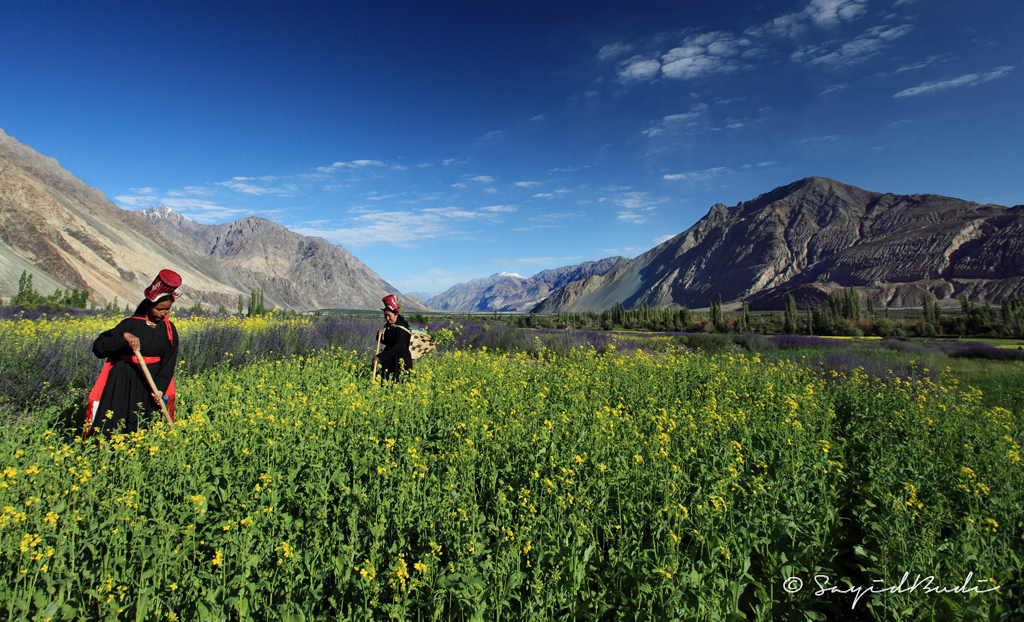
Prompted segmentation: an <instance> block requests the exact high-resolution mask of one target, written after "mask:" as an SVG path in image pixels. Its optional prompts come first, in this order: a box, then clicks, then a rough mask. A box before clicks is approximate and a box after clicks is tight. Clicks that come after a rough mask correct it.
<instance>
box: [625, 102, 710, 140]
mask: <svg viewBox="0 0 1024 622" xmlns="http://www.w3.org/2000/svg"><path fill="white" fill-rule="evenodd" d="M707 109H708V105H707V104H703V103H701V104H694V105H693V106H691V107H690V112H683V113H679V114H670V115H668V116H665V117H662V118H661V120H660V121H657V122H655V123H654V124H652V126H651V128H650V129H647V130H644V131H643V132H641V133H642V134H644V135H646V136H648V137H653V136H658V135H660V134H664V133H665V132H666V131H676V130H679V129H680V128H692V127H695V126H697V125H699V124H700V123H701V120H702V116H703V114H704V112H705V111H706V110H707Z"/></svg>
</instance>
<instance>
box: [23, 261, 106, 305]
mask: <svg viewBox="0 0 1024 622" xmlns="http://www.w3.org/2000/svg"><path fill="white" fill-rule="evenodd" d="M88 303H89V290H87V289H85V290H82V291H78V288H77V287H76V288H75V289H74V290H68V289H65V290H64V292H63V293H62V292H61V291H60V289H57V290H56V291H54V292H53V294H51V295H49V296H44V295H42V294H40V293H39V292H37V291H36V290H35V287H33V285H32V275H31V274H29V273H28V270H24V271H22V273H21V278H20V279H18V293H17V294H16V295H15V296H14V297H13V298H11V302H10V304H11V305H12V306H16V307H17V306H22V307H28V306H39V305H48V306H62V307H72V308H74V309H85V308H86V306H87V305H88Z"/></svg>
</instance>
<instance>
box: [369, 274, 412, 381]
mask: <svg viewBox="0 0 1024 622" xmlns="http://www.w3.org/2000/svg"><path fill="white" fill-rule="evenodd" d="M382 301H383V302H384V308H383V309H381V311H383V312H384V320H385V321H386V322H387V324H385V326H384V329H383V330H378V331H377V347H378V348H379V347H380V344H381V343H383V344H384V351H383V352H380V353H379V354H377V355H376V356H374V357H373V366H374V369H376V368H377V363H378V362H379V363H380V367H381V378H383V379H384V380H396V381H397V380H399V379H401V375H402V369H403V368H404V369H405V370H406V371H408V370H410V369H412V355H411V354H410V353H409V337H410V335H409V332H408V331H409V322H407V321H406V320H405V318H404V317H402V315H401V314H400V313H399V307H398V300H397V299H396V298H395V296H394V295H393V294H391V295H388V296H385V297H384V298H383V299H382ZM399 327H403V328H405V330H402V328H399ZM376 379H377V376H376V373H374V381H376Z"/></svg>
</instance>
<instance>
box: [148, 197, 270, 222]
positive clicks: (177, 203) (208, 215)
mask: <svg viewBox="0 0 1024 622" xmlns="http://www.w3.org/2000/svg"><path fill="white" fill-rule="evenodd" d="M161 203H162V204H163V205H166V206H167V207H169V208H171V209H173V210H174V211H176V212H180V213H182V214H185V215H186V216H188V217H189V218H191V219H192V220H194V221H196V222H200V223H204V224H213V223H221V222H229V221H232V220H237V219H238V218H241V217H243V216H249V215H251V214H252V213H253V211H252V210H248V209H240V208H236V207H226V206H224V205H218V204H217V203H214V202H212V201H206V200H203V199H179V198H165V199H164V200H163V201H161Z"/></svg>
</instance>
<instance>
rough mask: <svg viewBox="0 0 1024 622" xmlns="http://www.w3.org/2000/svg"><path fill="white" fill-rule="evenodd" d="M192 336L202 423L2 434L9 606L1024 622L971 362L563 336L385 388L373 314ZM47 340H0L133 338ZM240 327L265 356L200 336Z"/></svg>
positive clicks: (993, 423) (1000, 464)
mask: <svg viewBox="0 0 1024 622" xmlns="http://www.w3.org/2000/svg"><path fill="white" fill-rule="evenodd" d="M258 321H262V322H267V323H272V322H274V321H275V320H274V319H272V318H271V319H264V320H258ZM288 321H289V322H291V321H294V322H298V323H301V322H303V321H306V320H302V319H299V320H288ZM177 322H178V324H177V325H178V328H179V331H180V334H181V335H182V349H183V351H184V350H186V349H187V348H193V349H194V352H193V354H192V355H189V356H191V358H189V359H188V360H189V361H191V362H189V363H188V364H187V365H186V367H188V365H191V367H190V369H191V372H190V373H187V374H186V373H179V375H178V379H177V382H178V385H179V401H178V423H177V430H176V432H173V433H172V432H171V431H170V430H169V429H168V428H167V426H166V425H165V424H164V423H162V422H157V423H156V424H154V427H152V428H151V429H148V430H144V431H142V432H139V433H136V434H134V435H130V436H122V435H114V436H113V437H111V439H110V440H109V441H107V440H103V439H102V437H100V438H96V437H91V438H90V439H88V440H83V439H82V438H81V435H80V433H79V431H78V430H76V429H66V428H65V427H64V426H63V425H62V424H60V421H62V419H61V414H60V413H62V412H65V411H66V410H67V409H68V408H69V406H68V403H67V402H66V401H65V402H62V403H61V404H60V405H56V404H52V403H43V402H40V403H39V404H38V407H37V408H35V409H32V408H26V409H25V410H24V411H22V412H21V413H20V414H17V415H16V416H10V417H9V420H6V421H4V422H3V423H2V424H0V430H2V435H0V455H2V456H3V462H4V463H3V465H0V468H2V469H3V471H2V474H0V572H2V576H4V577H5V578H6V580H5V581H3V582H0V617H3V618H6V619H9V620H129V619H132V620H391V619H394V620H555V619H559V620H625V619H629V620H723V621H724V620H992V621H995V620H1014V619H1021V616H1024V603H1022V598H1021V589H1022V586H1021V575H1020V569H1021V567H1022V566H1024V509H1022V508H1024V464H1022V462H1021V452H1022V449H1021V444H1022V431H1024V428H1022V426H1021V421H1020V418H1019V411H1017V413H1018V414H1015V412H1014V411H1012V410H1010V409H1007V408H1003V407H999V406H991V405H989V406H986V405H985V400H984V395H983V394H982V393H981V391H979V390H977V389H975V388H972V387H969V386H964V385H962V384H961V383H960V381H959V380H957V379H956V378H954V377H952V376H951V375H949V374H948V373H946V372H938V373H936V374H930V375H922V376H921V377H920V378H917V379H915V378H910V379H903V378H900V377H899V376H892V377H882V378H880V377H873V376H868V375H866V374H864V373H859V372H858V371H856V370H853V371H850V372H848V373H843V374H840V373H838V372H835V371H833V372H831V373H822V372H821V370H820V369H815V368H813V367H812V366H808V365H803V364H801V363H800V362H799V361H798V360H797V359H798V358H799V357H798V356H797V355H794V356H793V360H786V359H780V358H775V359H772V360H768V359H765V358H762V357H761V356H759V355H757V354H753V353H745V352H738V351H729V352H724V353H720V354H706V353H702V352H700V351H689V350H683V349H668V350H665V351H662V352H647V351H644V350H642V349H640V350H638V349H629V348H626V347H623V346H624V344H618V345H617V344H616V343H604V344H603V345H602V347H601V348H600V349H598V348H595V347H593V346H586V345H581V346H576V347H559V348H552V347H547V346H546V345H544V342H542V341H541V337H540V336H538V337H537V339H536V343H535V345H534V347H533V348H531V349H530V350H529V351H525V350H522V349H505V350H501V351H494V350H492V349H489V348H487V347H467V348H454V349H450V350H449V351H445V352H435V353H433V354H431V355H429V356H428V357H425V358H423V359H421V360H420V361H418V362H417V364H416V366H415V370H414V372H413V373H412V374H411V375H410V376H409V377H408V380H407V381H406V382H403V383H399V384H397V385H394V386H391V385H388V386H383V387H374V386H372V385H371V383H370V378H369V366H368V351H367V350H368V348H369V347H372V338H371V335H372V330H373V328H374V326H373V325H371V324H358V323H356V322H353V323H351V324H337V325H334V328H333V329H331V330H335V331H338V332H337V334H335V335H334V337H333V338H332V339H333V341H332V343H335V344H336V343H338V342H339V341H341V340H344V339H352V343H360V345H357V346H353V347H342V346H339V345H329V346H324V347H312V348H311V349H309V350H308V351H305V352H304V353H298V354H297V353H290V354H282V355H280V356H265V357H261V358H257V357H255V356H252V355H251V354H252V352H253V351H254V348H255V347H257V346H259V344H260V343H263V342H261V341H260V339H264V340H265V339H267V338H268V337H267V333H266V330H269V329H270V328H273V327H271V326H269V325H257V324H254V323H248V322H250V321H249V320H241V319H221V320H214V319H209V320H195V322H196V324H195V325H189V324H188V322H186V321H177ZM201 322H211V323H212V324H211V325H209V326H207V325H205V324H200V323H201ZM231 322H235V323H236V324H231ZM27 323H28V321H27V320H24V321H21V322H11V323H10V324H9V325H3V324H2V323H0V337H2V338H3V339H5V340H12V341H11V342H10V343H14V341H13V340H15V339H17V340H20V341H17V343H18V344H20V345H19V347H22V348H31V347H32V344H33V343H43V342H45V341H46V340H47V339H50V343H56V341H54V340H53V339H52V334H51V333H52V331H57V330H61V331H66V333H67V337H68V339H66V340H65V341H64V343H69V342H70V341H69V340H70V339H72V338H74V339H82V340H84V341H83V343H85V344H86V347H87V346H88V344H89V343H90V342H91V339H92V338H94V337H95V335H96V334H98V333H99V332H101V331H102V330H104V329H105V328H107V327H109V325H112V322H111V320H110V319H109V318H108V319H106V320H104V321H103V322H100V321H99V320H95V319H82V320H78V319H76V320H67V322H66V325H64V326H60V327H56V326H52V325H37V326H25V325H24V324H27ZM93 323H95V325H94V324H93ZM51 324H52V322H51ZM321 328H323V327H321ZM236 329H237V331H238V332H237V333H230V334H233V335H235V337H234V338H233V341H232V343H233V344H234V345H235V346H237V345H238V344H237V341H238V339H243V343H242V345H241V346H240V347H247V348H248V351H249V352H250V359H249V360H246V361H244V362H238V361H237V360H235V359H236V358H238V356H240V354H239V355H232V356H230V357H225V358H220V359H218V360H213V359H210V360H207V359H209V356H210V355H208V354H202V352H209V351H212V350H210V348H207V349H206V350H203V349H202V348H200V347H199V346H198V345H197V344H194V343H193V344H188V343H186V341H187V340H188V339H189V338H190V335H191V336H192V337H196V336H200V335H201V336H202V339H203V340H204V341H205V342H206V343H207V344H209V342H210V340H211V339H212V337H211V335H214V334H221V333H215V332H210V331H228V332H223V333H222V334H224V335H228V334H229V332H230V331H233V330H236ZM282 330H284V329H282ZM287 330H288V331H291V332H289V333H288V334H289V335H291V337H290V339H291V341H288V340H283V341H280V343H285V342H287V343H290V344H292V345H291V346H288V347H291V348H293V350H294V348H295V346H294V344H295V343H297V341H296V339H298V337H296V336H295V335H298V334H299V332H301V327H297V326H292V327H291V328H288V329H287ZM323 330H327V329H323ZM5 331H6V332H5ZM47 331H50V332H49V333H48V332H47ZM282 334H283V333H282ZM260 335H263V336H262V337H260ZM345 335H349V336H345ZM553 338H554V337H552V339H553ZM225 343H227V342H225ZM275 343H278V342H275ZM304 343H306V345H307V346H308V345H309V344H310V343H312V342H309V341H308V340H307V342H304ZM253 344H256V345H253ZM313 345H314V346H315V345H316V344H313ZM233 347H234V346H233ZM259 347H263V346H259ZM276 347H278V348H280V347H281V346H280V345H278V346H276ZM25 351H26V352H27V351H28V350H25ZM86 352H87V353H88V350H87V351H86ZM231 352H239V353H244V352H245V351H244V350H238V349H237V348H235V349H234V350H231ZM267 352H270V349H267ZM277 352H278V353H279V354H280V350H279V349H278V350H277ZM797 352H798V351H797ZM69 355H70V354H69ZM90 356H91V355H90ZM204 356H205V357H206V359H204V358H203V357H204ZM186 358H188V357H186ZM83 360H84V359H83ZM203 361H205V362H203ZM200 363H201V364H200ZM1005 365H1007V366H1011V367H1008V368H1007V369H1010V370H1011V372H1012V373H1017V374H1018V376H1017V377H1018V378H1020V379H1021V380H1024V373H1020V366H1021V364H1020V363H1019V362H1007V363H1005ZM1012 366H1016V367H1012ZM1014 370H1016V371H1014ZM69 399H71V398H69ZM905 573H906V574H905Z"/></svg>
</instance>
